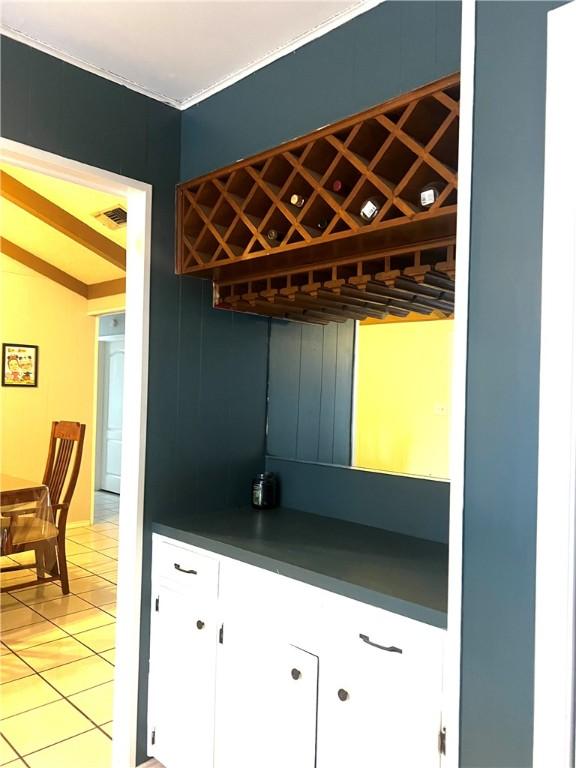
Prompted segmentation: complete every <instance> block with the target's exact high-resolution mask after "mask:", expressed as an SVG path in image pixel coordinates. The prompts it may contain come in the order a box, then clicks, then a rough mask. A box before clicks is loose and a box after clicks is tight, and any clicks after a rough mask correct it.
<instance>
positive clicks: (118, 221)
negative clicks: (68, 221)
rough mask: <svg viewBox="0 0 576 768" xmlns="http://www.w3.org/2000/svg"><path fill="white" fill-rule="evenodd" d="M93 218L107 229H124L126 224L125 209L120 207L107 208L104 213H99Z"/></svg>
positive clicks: (126, 215)
mask: <svg viewBox="0 0 576 768" xmlns="http://www.w3.org/2000/svg"><path fill="white" fill-rule="evenodd" d="M94 217H95V218H96V219H97V220H98V221H99V222H100V224H103V225H104V226H105V227H108V228H109V229H120V227H125V226H126V222H127V221H128V214H127V212H126V209H125V208H123V207H122V206H121V205H117V206H115V207H114V208H109V209H108V210H106V211H100V213H95V214H94Z"/></svg>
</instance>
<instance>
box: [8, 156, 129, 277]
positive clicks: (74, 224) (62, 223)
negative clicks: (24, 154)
mask: <svg viewBox="0 0 576 768" xmlns="http://www.w3.org/2000/svg"><path fill="white" fill-rule="evenodd" d="M0 194H1V195H2V197H4V198H5V199H6V200H8V201H10V202H11V203H14V205H17V206H18V207H19V208H22V209H23V210H25V211H27V212H28V213H30V214H32V215H33V216H35V217H36V218H37V219H40V221H43V222H44V223H45V224H48V225H49V226H50V227H53V228H54V229H56V230H57V231H58V232H61V233H62V234H63V235H66V237H69V238H70V239H71V240H74V241H75V242H76V243H78V244H79V245H82V246H84V248H88V250H90V251H92V252H93V253H95V254H96V255H97V256H100V257H101V258H103V259H105V260H106V261H108V262H110V264H114V266H115V267H119V268H120V269H123V270H124V271H126V250H125V249H124V248H122V246H120V245H117V244H116V243H114V242H112V240H109V239H108V238H107V237H105V236H104V235H101V234H100V233H99V232H97V231H96V230H95V229H92V227H89V226H88V224H85V223H84V222H83V221H80V220H79V219H77V218H76V217H75V216H73V215H72V214H71V213H68V211H65V210H64V209H63V208H60V206H58V205H56V204H55V203H53V202H51V201H50V200H48V199H46V198H45V197H43V196H42V195H39V194H38V193H37V192H35V191H34V190H33V189H30V188H29V187H27V186H26V185H25V184H22V183H21V182H20V181H18V180H17V179H15V178H14V177H13V176H10V175H9V174H8V173H6V172H5V171H0Z"/></svg>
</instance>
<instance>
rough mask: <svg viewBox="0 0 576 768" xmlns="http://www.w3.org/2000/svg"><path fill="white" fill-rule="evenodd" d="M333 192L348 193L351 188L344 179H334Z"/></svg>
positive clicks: (338, 193)
mask: <svg viewBox="0 0 576 768" xmlns="http://www.w3.org/2000/svg"><path fill="white" fill-rule="evenodd" d="M332 192H336V194H337V195H342V196H344V195H347V194H348V192H349V189H348V187H347V185H346V184H344V182H343V181H342V179H334V181H333V182H332Z"/></svg>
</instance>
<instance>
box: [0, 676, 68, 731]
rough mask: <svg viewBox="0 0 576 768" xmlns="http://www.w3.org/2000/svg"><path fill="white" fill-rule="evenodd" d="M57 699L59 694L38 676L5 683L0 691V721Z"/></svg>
mask: <svg viewBox="0 0 576 768" xmlns="http://www.w3.org/2000/svg"><path fill="white" fill-rule="evenodd" d="M59 698H60V694H59V693H57V692H56V691H55V690H54V688H52V686H50V685H48V683H47V682H46V681H44V680H42V678H41V677H40V676H39V675H31V676H30V677H25V678H23V679H22V680H13V681H12V682H11V683H5V684H4V685H3V686H2V690H1V691H0V699H1V701H2V706H1V708H0V720H4V719H5V718H6V717H12V715H19V714H20V713H21V712H27V711H28V710H29V709H34V707H41V706H43V705H44V704H49V703H50V702H51V701H57V700H58V699H59ZM0 727H1V726H0Z"/></svg>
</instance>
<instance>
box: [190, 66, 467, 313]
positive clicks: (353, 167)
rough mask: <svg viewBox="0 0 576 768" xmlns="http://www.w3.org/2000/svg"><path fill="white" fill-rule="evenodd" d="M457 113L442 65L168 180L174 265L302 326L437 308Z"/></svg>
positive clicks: (444, 287)
mask: <svg viewBox="0 0 576 768" xmlns="http://www.w3.org/2000/svg"><path fill="white" fill-rule="evenodd" d="M458 117H459V76H458V75H452V76H450V77H447V78H444V79H443V80H440V81H437V82H435V83H431V84H429V85H427V86H425V87H423V88H420V89H418V90H416V91H412V92H411V93H408V94H404V95H402V96H400V97H398V98H395V99H392V100H391V101H388V102H386V103H385V104H382V105H380V106H379V107H375V108H373V109H370V110H368V111H366V112H363V113H361V114H360V115H356V116H354V117H352V118H348V119H346V120H343V121H341V122H339V123H336V124H334V125H331V126H328V127H326V128H323V129H321V130H319V131H316V132H314V133H312V134H309V135H308V136H304V137H302V138H299V139H296V140H294V141H291V142H288V143H286V144H283V145H281V146H280V147H277V148H275V149H273V150H269V151H267V152H263V153H261V154H259V155H256V156H254V157H251V158H248V159H247V160H243V161H240V162H238V163H235V164H234V165H231V166H228V167H227V168H223V169H220V170H218V171H215V172H213V173H210V174H207V175H205V176H202V177H200V178H197V179H193V180H192V181H188V182H185V183H184V184H181V185H180V186H179V187H178V191H177V202H178V209H177V235H178V236H177V254H176V271H177V272H178V273H179V274H190V275H195V276H197V277H210V278H212V280H213V281H214V284H215V292H214V294H215V306H217V307H220V308H223V309H234V310H236V311H244V312H254V313H256V314H265V315H270V316H278V317H285V318H286V319H290V320H294V319H296V320H299V321H302V322H321V323H324V322H332V321H338V320H339V319H342V318H344V319H346V316H345V315H344V314H343V313H346V312H347V317H354V318H358V319H360V317H361V316H362V315H363V316H364V317H375V316H376V314H382V313H384V315H387V314H390V315H395V314H396V315H399V316H403V315H402V313H403V312H404V311H406V305H407V304H410V303H411V307H412V308H411V309H409V310H408V311H410V312H412V311H416V312H419V313H420V314H422V315H432V316H436V315H438V314H439V315H441V316H446V315H447V314H450V313H451V312H452V311H453V299H454V296H453V284H452V285H451V281H452V279H453V277H454V238H455V233H456V206H457V185H458V181H457V165H458ZM428 185H433V186H434V187H435V189H436V195H435V197H436V199H435V200H434V202H432V204H430V205H429V206H428V207H426V208H423V207H422V206H421V200H420V192H421V190H422V189H423V187H425V186H428ZM291 200H292V201H297V205H295V204H293V203H292V202H291ZM366 200H373V201H375V203H376V211H377V212H376V213H375V215H374V216H373V217H372V219H371V220H365V219H364V218H362V216H361V210H362V207H363V205H364V203H365V201H366ZM412 288H415V289H417V290H414V291H411V289H412ZM395 292H399V293H398V295H396V293H395ZM401 292H404V293H401ZM359 294H363V295H364V296H367V295H368V294H370V295H371V297H372V298H371V300H370V301H368V300H364V301H363V300H362V297H361V296H359ZM375 295H377V296H378V297H380V298H379V299H378V300H376V299H375V298H374V296H375ZM344 296H346V297H347V299H348V300H347V301H344V300H343V297H344ZM409 296H412V299H411V300H410V301H409ZM450 296H451V301H450ZM335 297H337V299H336V298H335ZM418 297H419V300H417V299H418ZM384 299H386V301H384ZM373 304H376V305H378V306H377V307H374V306H372V305H373ZM345 305H346V306H345ZM385 307H388V309H385ZM374 313H376V314H374ZM434 313H436V314H434ZM407 314H408V312H407ZM316 315H319V317H316Z"/></svg>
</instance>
